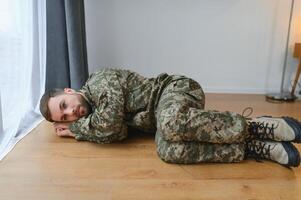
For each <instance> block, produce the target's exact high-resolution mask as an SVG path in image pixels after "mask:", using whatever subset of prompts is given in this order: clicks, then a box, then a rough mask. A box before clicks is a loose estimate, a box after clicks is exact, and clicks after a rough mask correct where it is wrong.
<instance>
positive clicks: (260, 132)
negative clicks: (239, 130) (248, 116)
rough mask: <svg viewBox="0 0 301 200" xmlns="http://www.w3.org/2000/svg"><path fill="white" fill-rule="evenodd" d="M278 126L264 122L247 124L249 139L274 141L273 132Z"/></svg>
mask: <svg viewBox="0 0 301 200" xmlns="http://www.w3.org/2000/svg"><path fill="white" fill-rule="evenodd" d="M278 126H279V124H277V125H275V124H271V125H269V123H264V122H249V127H248V131H249V133H250V137H252V135H253V136H255V137H256V138H259V139H272V140H273V139H274V138H275V134H274V130H275V129H277V128H278Z"/></svg>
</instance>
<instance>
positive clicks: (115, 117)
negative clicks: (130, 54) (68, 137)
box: [69, 75, 127, 144]
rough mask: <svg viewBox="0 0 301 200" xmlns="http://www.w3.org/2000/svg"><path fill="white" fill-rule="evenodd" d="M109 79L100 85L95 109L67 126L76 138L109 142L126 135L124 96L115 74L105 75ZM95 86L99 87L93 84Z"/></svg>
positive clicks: (123, 137)
mask: <svg viewBox="0 0 301 200" xmlns="http://www.w3.org/2000/svg"><path fill="white" fill-rule="evenodd" d="M107 78H109V80H110V81H108V82H107V83H106V84H102V85H101V89H99V91H100V92H99V94H97V98H96V99H97V100H95V105H96V109H95V110H94V111H93V113H91V114H90V115H88V116H86V117H83V118H80V119H79V120H77V121H76V122H73V123H71V125H70V126H69V128H70V130H71V132H72V133H74V134H75V139H76V140H87V141H90V142H96V143H101V144H104V143H111V142H115V141H120V140H123V139H125V138H126V137H127V125H126V124H125V122H124V120H123V119H124V97H123V92H122V89H121V86H120V84H119V81H118V79H117V77H116V76H113V75H112V76H110V77H107ZM91 87H92V86H91ZM95 87H100V86H99V85H98V86H95Z"/></svg>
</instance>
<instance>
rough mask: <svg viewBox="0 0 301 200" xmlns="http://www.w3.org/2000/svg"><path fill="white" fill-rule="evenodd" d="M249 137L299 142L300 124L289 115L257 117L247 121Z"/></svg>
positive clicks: (300, 138) (300, 140) (300, 136)
mask: <svg viewBox="0 0 301 200" xmlns="http://www.w3.org/2000/svg"><path fill="white" fill-rule="evenodd" d="M248 132H249V137H250V138H251V139H271V140H274V141H291V142H297V143H300V142H301V124H300V122H299V121H297V120H296V119H294V118H291V117H265V116H264V117H257V118H253V119H251V120H249V121H248Z"/></svg>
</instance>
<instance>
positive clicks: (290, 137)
mask: <svg viewBox="0 0 301 200" xmlns="http://www.w3.org/2000/svg"><path fill="white" fill-rule="evenodd" d="M204 105H205V95H204V92H203V90H202V88H201V86H200V85H199V84H198V83H197V82H196V81H194V80H192V79H191V78H188V77H185V76H181V75H168V74H166V73H163V74H160V75H159V76H158V77H156V78H145V77H143V76H141V75H139V74H137V73H135V72H132V71H129V70H120V69H103V70H100V71H98V72H96V73H93V74H92V75H91V76H90V77H89V79H88V80H87V82H86V84H85V85H84V86H83V87H82V89H80V90H79V91H75V90H72V89H70V88H65V89H64V90H62V89H54V90H51V91H48V92H46V93H45V94H44V95H43V97H42V98H41V101H40V110H41V113H42V115H43V116H44V117H45V118H46V120H48V121H50V122H55V123H54V127H55V130H56V133H57V135H59V136H72V137H74V138H75V139H76V140H86V141H90V142H97V143H111V142H115V141H120V140H123V139H125V138H126V137H127V134H128V133H127V129H128V127H129V126H131V127H133V128H136V129H140V130H142V131H147V132H154V133H155V134H156V136H155V142H156V145H157V152H158V155H159V156H160V158H161V159H162V160H164V161H166V162H170V163H185V164H189V163H200V162H240V161H242V160H244V159H246V158H248V157H253V158H254V157H255V158H256V159H268V160H272V161H275V162H277V163H280V164H282V165H285V166H293V167H296V166H299V164H300V155H299V152H298V150H297V148H296V147H295V146H293V144H292V142H300V141H301V124H300V122H298V121H297V120H295V119H293V118H290V117H278V118H272V117H257V118H253V119H247V118H245V117H243V116H241V115H239V114H236V113H233V112H219V111H215V110H204Z"/></svg>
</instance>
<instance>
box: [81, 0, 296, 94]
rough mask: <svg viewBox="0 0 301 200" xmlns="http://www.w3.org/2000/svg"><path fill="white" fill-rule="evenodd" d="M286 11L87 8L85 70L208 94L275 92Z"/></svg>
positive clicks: (140, 4)
mask: <svg viewBox="0 0 301 200" xmlns="http://www.w3.org/2000/svg"><path fill="white" fill-rule="evenodd" d="M297 1H299V0H297ZM289 10H290V1H288V0H226V1H225V0H224V1H223V0H85V13H86V32H87V49H88V64H89V70H90V72H93V71H95V70H96V69H97V68H102V67H110V66H112V67H123V68H128V69H132V70H134V71H137V72H139V73H141V74H143V75H145V76H147V77H153V76H156V75H157V74H159V73H161V72H167V73H170V74H185V75H187V76H190V77H192V78H194V79H195V80H197V81H198V82H200V83H201V85H202V86H203V88H204V90H205V92H240V93H266V92H272V91H275V92H277V91H279V88H280V82H281V73H282V69H283V61H284V56H285V55H284V52H285V44H286V33H287V24H288V17H289ZM299 10H300V9H299ZM290 62H292V63H293V64H295V63H296V62H295V61H290ZM294 67H295V66H293V68H294ZM288 71H290V70H288ZM291 71H293V70H291ZM288 76H289V75H288Z"/></svg>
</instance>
